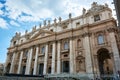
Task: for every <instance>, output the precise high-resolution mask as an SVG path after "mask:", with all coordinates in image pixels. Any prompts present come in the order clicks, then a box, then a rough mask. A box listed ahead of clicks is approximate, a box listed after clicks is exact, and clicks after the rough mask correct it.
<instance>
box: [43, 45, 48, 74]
mask: <svg viewBox="0 0 120 80" xmlns="http://www.w3.org/2000/svg"><path fill="white" fill-rule="evenodd" d="M47 60H48V44H46V49H45V59H44V70H43V74H46V70H47Z"/></svg>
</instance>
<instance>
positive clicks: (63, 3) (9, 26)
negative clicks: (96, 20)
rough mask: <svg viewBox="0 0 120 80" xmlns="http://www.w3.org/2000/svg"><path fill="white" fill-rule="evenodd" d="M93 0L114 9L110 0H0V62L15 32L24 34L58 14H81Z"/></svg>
mask: <svg viewBox="0 0 120 80" xmlns="http://www.w3.org/2000/svg"><path fill="white" fill-rule="evenodd" d="M94 1H96V2H98V3H99V4H105V3H108V5H109V7H111V8H112V9H114V7H113V4H111V2H112V0H0V63H3V62H5V60H6V53H7V48H8V47H9V45H10V40H11V38H12V37H13V36H14V35H15V32H21V33H22V34H24V32H25V30H31V28H32V27H33V26H35V25H36V26H39V24H42V23H43V20H51V21H53V20H54V18H58V17H59V16H61V17H62V18H63V19H66V18H68V14H69V13H72V15H73V17H74V16H78V15H81V11H82V9H83V7H84V8H86V9H89V8H90V6H91V3H92V2H94ZM113 13H114V12H113Z"/></svg>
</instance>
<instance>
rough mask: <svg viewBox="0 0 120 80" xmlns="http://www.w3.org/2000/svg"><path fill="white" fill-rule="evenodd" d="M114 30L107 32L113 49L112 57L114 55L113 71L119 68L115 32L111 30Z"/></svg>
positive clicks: (119, 62)
mask: <svg viewBox="0 0 120 80" xmlns="http://www.w3.org/2000/svg"><path fill="white" fill-rule="evenodd" d="M113 31H114V30H111V31H110V33H109V37H110V41H111V46H112V50H113V57H114V64H115V70H116V71H115V72H117V71H119V70H120V58H119V50H118V46H117V42H116V38H115V34H114V32H113Z"/></svg>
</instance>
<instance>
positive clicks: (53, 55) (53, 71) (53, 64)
mask: <svg viewBox="0 0 120 80" xmlns="http://www.w3.org/2000/svg"><path fill="white" fill-rule="evenodd" d="M55 50H56V47H55V42H53V48H52V71H51V73H52V74H54V73H55Z"/></svg>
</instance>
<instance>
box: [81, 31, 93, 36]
mask: <svg viewBox="0 0 120 80" xmlns="http://www.w3.org/2000/svg"><path fill="white" fill-rule="evenodd" d="M91 35H92V33H89V32H85V33H83V34H82V37H90V36H91Z"/></svg>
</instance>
